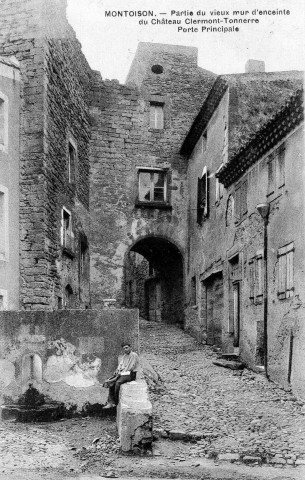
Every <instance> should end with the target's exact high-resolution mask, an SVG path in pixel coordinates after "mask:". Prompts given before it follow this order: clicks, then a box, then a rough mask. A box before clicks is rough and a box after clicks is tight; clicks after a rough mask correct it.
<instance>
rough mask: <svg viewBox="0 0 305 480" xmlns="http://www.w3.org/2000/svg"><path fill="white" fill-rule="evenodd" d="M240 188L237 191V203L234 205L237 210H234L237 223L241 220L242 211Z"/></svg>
mask: <svg viewBox="0 0 305 480" xmlns="http://www.w3.org/2000/svg"><path fill="white" fill-rule="evenodd" d="M240 193H241V192H240V187H238V188H237V189H236V190H235V202H234V205H235V210H234V217H235V222H238V221H239V220H240V212H241V209H240V197H241V195H240Z"/></svg>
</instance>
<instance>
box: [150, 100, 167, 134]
mask: <svg viewBox="0 0 305 480" xmlns="http://www.w3.org/2000/svg"><path fill="white" fill-rule="evenodd" d="M156 107H159V108H160V111H161V112H162V115H161V126H158V116H157V114H156V112H157V108H156ZM154 108H155V111H154V116H153V117H152V111H153V109H154ZM152 118H153V119H154V121H153V122H152ZM149 128H150V129H152V130H164V128H165V112H164V102H158V101H154V100H150V101H149Z"/></svg>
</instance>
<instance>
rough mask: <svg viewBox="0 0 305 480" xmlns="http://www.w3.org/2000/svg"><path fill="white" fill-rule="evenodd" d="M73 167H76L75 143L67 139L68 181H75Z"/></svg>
mask: <svg viewBox="0 0 305 480" xmlns="http://www.w3.org/2000/svg"><path fill="white" fill-rule="evenodd" d="M75 167H76V145H75V144H74V143H72V142H71V141H69V146H68V162H67V175H68V182H69V183H74V182H75Z"/></svg>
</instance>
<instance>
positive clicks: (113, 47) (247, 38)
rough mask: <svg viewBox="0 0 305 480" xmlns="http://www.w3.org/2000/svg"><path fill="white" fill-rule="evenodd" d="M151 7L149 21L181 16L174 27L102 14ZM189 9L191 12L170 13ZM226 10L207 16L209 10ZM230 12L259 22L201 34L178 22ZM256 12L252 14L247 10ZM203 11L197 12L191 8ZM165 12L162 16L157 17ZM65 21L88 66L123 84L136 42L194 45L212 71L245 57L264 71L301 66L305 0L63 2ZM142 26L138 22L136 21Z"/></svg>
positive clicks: (240, 63)
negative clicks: (262, 12) (280, 12)
mask: <svg viewBox="0 0 305 480" xmlns="http://www.w3.org/2000/svg"><path fill="white" fill-rule="evenodd" d="M118 10H123V11H128V12H129V11H139V10H140V11H144V10H146V11H147V10H152V11H153V12H154V15H155V17H153V18H154V19H158V20H161V19H162V18H164V19H168V20H181V21H182V25H181V26H182V27H183V28H192V27H193V28H198V32H191V31H188V32H183V31H180V32H178V31H177V29H178V26H177V25H152V24H151V20H152V18H150V17H149V18H148V17H136V16H133V17H132V16H129V14H127V16H126V17H125V16H124V17H106V16H105V12H106V11H118ZM172 10H173V11H175V12H180V13H181V12H184V11H185V10H188V11H191V12H193V16H191V15H189V13H188V12H187V13H186V15H183V14H182V15H179V16H178V15H177V14H171V12H172ZM213 10H217V11H221V12H225V11H229V16H228V15H227V13H224V15H222V16H217V15H216V16H215V15H214V16H212V15H211V14H210V12H211V11H213ZM233 10H240V11H249V13H248V14H247V15H243V16H242V15H238V16H235V17H234V18H235V19H239V18H241V19H258V20H259V23H249V24H245V23H243V24H228V23H227V24H225V23H224V22H225V20H224V21H223V23H221V24H217V25H215V24H212V25H210V24H209V25H207V24H205V26H206V27H214V28H215V27H217V28H218V27H222V26H223V27H226V28H227V27H238V28H239V31H238V32H236V31H234V32H228V33H223V32H206V31H204V32H202V31H201V28H202V26H204V24H200V25H194V24H193V25H190V24H189V25H186V24H184V22H185V19H186V18H191V19H192V20H193V19H195V20H197V19H199V20H202V19H205V20H212V19H215V18H216V19H217V18H219V19H223V18H224V17H226V18H230V19H233ZM253 10H256V12H255V13H256V15H255V14H253ZM258 10H271V11H272V10H275V11H276V10H286V11H287V10H289V11H290V14H289V15H287V14H286V15H259V14H257V11H258ZM198 11H201V12H205V15H197V12H198ZM160 13H165V14H166V15H160ZM67 14H68V20H69V22H70V24H71V25H72V26H73V28H74V30H75V31H76V34H77V37H78V39H79V40H80V42H81V44H82V48H83V52H84V54H85V56H86V57H87V60H88V62H89V64H90V66H91V67H92V68H93V69H95V70H99V71H100V72H101V74H102V77H103V78H104V79H106V78H108V79H117V80H119V81H120V82H121V83H124V82H125V79H126V76H127V73H128V70H129V67H130V64H131V61H132V59H133V56H134V54H135V52H136V49H137V44H138V42H156V43H171V44H175V45H188V46H193V47H197V48H198V64H199V66H200V67H202V68H205V69H207V70H210V71H212V72H214V73H216V74H225V73H242V72H244V71H245V70H244V68H245V63H246V61H247V60H248V59H256V60H263V61H265V66H266V71H269V72H270V71H279V70H305V55H304V51H305V0H257V1H256V0H166V1H165V0H68V10H67ZM143 19H144V20H147V21H148V25H140V24H139V21H140V20H143Z"/></svg>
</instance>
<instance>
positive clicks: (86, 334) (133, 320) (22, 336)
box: [0, 309, 139, 409]
mask: <svg viewBox="0 0 305 480" xmlns="http://www.w3.org/2000/svg"><path fill="white" fill-rule="evenodd" d="M0 325H1V327H0V328H1V330H0V339H1V340H0V345H1V359H0V388H1V392H0V394H1V396H2V401H3V399H4V400H5V399H6V400H5V401H6V402H8V401H9V398H10V399H12V400H13V401H16V400H17V398H18V397H19V396H20V395H21V393H23V392H24V391H25V390H26V389H27V388H28V384H29V383H33V385H34V387H35V388H37V389H38V390H39V391H40V392H42V393H43V394H45V395H47V396H48V397H49V398H51V399H53V400H58V401H62V402H64V403H65V405H66V406H67V407H73V406H77V408H78V409H81V408H82V407H83V406H84V405H86V403H90V404H94V403H105V401H106V396H107V393H108V390H107V389H105V388H103V387H102V383H103V381H104V380H105V379H106V378H108V377H109V376H110V375H111V374H112V373H113V371H114V370H115V369H116V367H117V359H118V356H119V354H120V352H121V343H122V342H124V341H129V342H131V344H132V347H133V349H134V350H136V351H139V317H138V311H137V310H132V309H129V310H117V309H109V310H101V311H95V310H86V311H81V310H62V311H57V312H1V315H0ZM31 356H33V360H31ZM31 365H32V366H31Z"/></svg>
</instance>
